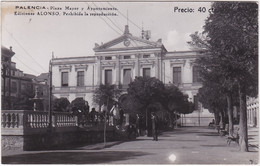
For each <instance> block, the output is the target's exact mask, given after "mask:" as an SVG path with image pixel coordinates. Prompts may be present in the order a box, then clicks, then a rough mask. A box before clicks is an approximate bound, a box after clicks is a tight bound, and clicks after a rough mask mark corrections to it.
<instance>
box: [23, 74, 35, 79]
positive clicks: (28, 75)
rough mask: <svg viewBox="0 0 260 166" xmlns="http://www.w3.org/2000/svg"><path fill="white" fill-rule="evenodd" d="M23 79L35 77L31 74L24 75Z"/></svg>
mask: <svg viewBox="0 0 260 166" xmlns="http://www.w3.org/2000/svg"><path fill="white" fill-rule="evenodd" d="M24 77H25V78H29V79H34V78H35V77H36V76H35V75H32V74H26V73H25V74H24Z"/></svg>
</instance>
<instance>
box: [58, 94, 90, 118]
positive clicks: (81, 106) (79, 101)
mask: <svg viewBox="0 0 260 166" xmlns="http://www.w3.org/2000/svg"><path fill="white" fill-rule="evenodd" d="M63 102H64V103H67V102H66V101H63ZM70 108H71V109H72V110H73V111H74V110H76V111H79V112H80V113H83V114H85V115H87V114H88V113H89V105H88V104H87V102H86V101H85V100H84V99H83V98H81V97H78V98H76V99H74V100H73V101H72V102H71V104H70Z"/></svg>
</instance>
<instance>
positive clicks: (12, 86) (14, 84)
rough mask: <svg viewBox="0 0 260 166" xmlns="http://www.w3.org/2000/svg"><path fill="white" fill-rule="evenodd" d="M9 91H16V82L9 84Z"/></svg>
mask: <svg viewBox="0 0 260 166" xmlns="http://www.w3.org/2000/svg"><path fill="white" fill-rule="evenodd" d="M11 92H12V93H16V92H17V83H16V82H12V84H11Z"/></svg>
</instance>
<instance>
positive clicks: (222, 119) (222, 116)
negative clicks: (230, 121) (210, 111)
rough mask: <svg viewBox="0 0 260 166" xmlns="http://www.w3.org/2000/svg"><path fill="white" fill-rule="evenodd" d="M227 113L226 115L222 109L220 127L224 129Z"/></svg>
mask: <svg viewBox="0 0 260 166" xmlns="http://www.w3.org/2000/svg"><path fill="white" fill-rule="evenodd" d="M224 121H225V115H224V111H223V110H221V111H220V122H219V127H220V129H223V128H225V122H224Z"/></svg>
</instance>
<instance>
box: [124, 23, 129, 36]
mask: <svg viewBox="0 0 260 166" xmlns="http://www.w3.org/2000/svg"><path fill="white" fill-rule="evenodd" d="M124 34H129V27H128V25H126V26H125V32H124Z"/></svg>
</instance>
